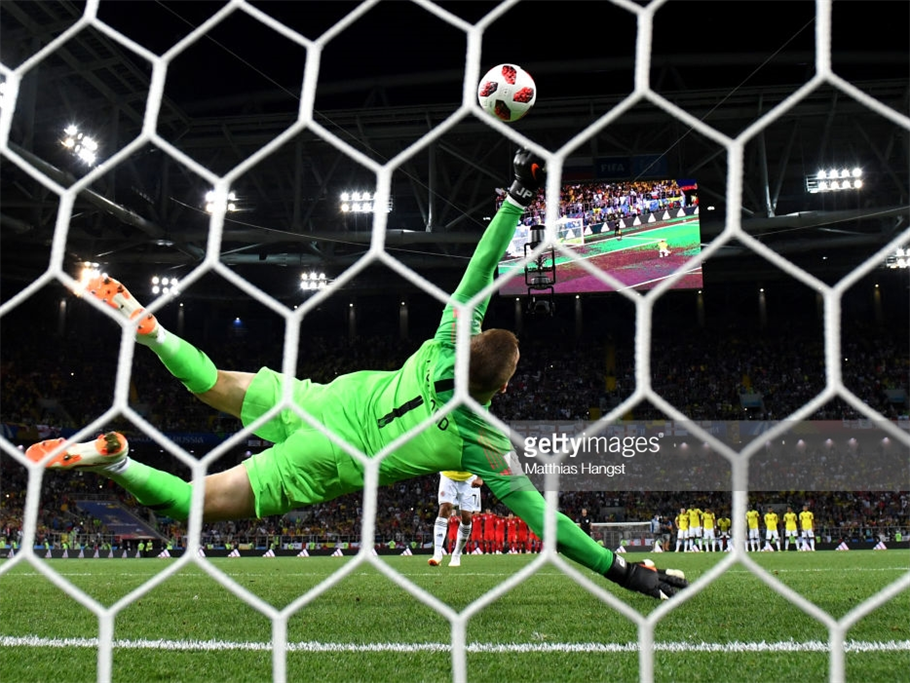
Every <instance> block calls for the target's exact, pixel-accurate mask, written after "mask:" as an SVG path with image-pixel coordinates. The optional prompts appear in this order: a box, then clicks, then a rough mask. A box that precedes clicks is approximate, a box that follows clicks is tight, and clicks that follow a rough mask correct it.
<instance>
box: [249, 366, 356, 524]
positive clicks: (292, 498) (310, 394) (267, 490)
mask: <svg viewBox="0 0 910 683" xmlns="http://www.w3.org/2000/svg"><path fill="white" fill-rule="evenodd" d="M291 381H292V383H293V384H292V390H291V397H292V399H293V401H294V402H295V403H296V404H297V405H299V406H301V407H303V408H304V409H305V410H307V412H308V413H310V414H311V415H312V416H313V417H314V418H316V419H317V420H321V415H320V412H319V406H320V404H322V403H323V401H322V400H319V399H320V398H321V397H322V396H323V392H324V389H325V387H324V385H319V384H313V383H312V382H310V381H309V380H298V379H293V380H291ZM281 385H282V375H281V374H280V373H277V372H274V371H273V370H269V369H268V368H263V369H261V370H260V371H259V372H258V373H257V374H256V376H255V377H254V379H253V381H252V383H251V384H250V386H249V388H248V389H247V392H246V395H245V397H244V400H243V407H242V409H241V416H240V418H241V421H242V422H243V426H244V427H247V426H249V425H251V424H253V422H255V421H256V420H257V419H259V418H260V417H262V416H263V415H265V414H266V413H267V412H268V411H269V410H271V409H272V408H273V407H275V406H276V405H277V404H278V403H279V402H280V401H281V396H282V392H281ZM254 433H255V434H256V435H257V436H259V437H261V438H262V439H265V440H267V441H272V442H274V444H275V445H274V446H272V447H270V448H267V449H266V450H264V451H262V452H261V453H258V454H256V455H254V456H252V457H251V458H248V459H246V460H245V461H244V462H243V464H244V467H245V468H246V471H247V474H248V476H249V478H250V485H251V486H252V488H253V494H254V495H255V497H256V515H257V516H258V517H268V516H269V515H278V514H283V513H285V512H288V511H289V510H293V509H294V508H297V507H302V506H305V505H312V504H314V503H320V502H323V501H326V500H331V499H332V498H336V497H338V496H341V495H344V494H346V493H350V492H352V491H359V490H360V489H362V488H363V466H362V465H361V464H360V462H359V461H357V460H356V459H355V458H353V457H351V456H350V455H349V454H348V453H347V452H345V451H344V450H343V449H342V448H341V447H339V446H338V445H336V444H335V443H334V442H333V441H332V440H331V439H330V438H329V437H328V436H326V435H325V434H323V433H322V432H321V431H320V430H319V429H317V428H316V427H313V426H311V425H310V424H308V423H307V422H306V421H305V420H304V419H303V418H302V417H301V416H300V415H299V414H298V413H297V412H296V411H293V410H287V409H285V410H282V411H281V412H279V413H278V414H277V415H276V416H274V417H273V418H271V419H270V420H268V421H267V422H265V423H264V424H263V425H261V426H259V427H257V428H256V429H255V430H254ZM340 436H341V438H344V435H340ZM352 445H354V444H352ZM355 447H357V446H356V445H355Z"/></svg>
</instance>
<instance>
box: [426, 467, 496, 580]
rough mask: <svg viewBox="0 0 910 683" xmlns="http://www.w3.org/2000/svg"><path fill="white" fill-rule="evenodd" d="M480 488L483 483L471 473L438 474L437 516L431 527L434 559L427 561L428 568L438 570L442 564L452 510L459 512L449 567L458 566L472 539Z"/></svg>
mask: <svg viewBox="0 0 910 683" xmlns="http://www.w3.org/2000/svg"><path fill="white" fill-rule="evenodd" d="M481 486H483V479H481V478H480V477H478V476H477V475H476V474H471V473H470V472H440V473H439V514H438V515H437V517H436V523H435V524H434V525H433V557H431V558H430V559H429V560H427V563H428V564H429V565H430V566H431V567H438V566H439V565H440V563H442V556H443V554H444V547H445V541H446V534H447V533H448V528H449V517H451V516H452V512H453V510H454V508H458V511H459V514H460V515H461V522H460V524H459V525H458V535H457V536H456V540H455V547H454V548H453V549H452V557H451V558H450V559H449V566H450V567H460V566H461V553H462V551H463V550H464V546H465V543H467V542H468V539H469V538H471V528H472V526H473V522H474V513H475V512H480V487H481Z"/></svg>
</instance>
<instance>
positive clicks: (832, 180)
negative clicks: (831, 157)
mask: <svg viewBox="0 0 910 683" xmlns="http://www.w3.org/2000/svg"><path fill="white" fill-rule="evenodd" d="M862 187H863V170H862V169H861V168H853V169H847V168H842V169H836V168H832V169H828V170H824V169H822V170H820V171H819V172H818V173H816V174H815V175H809V176H806V191H807V192H808V193H809V194H818V193H819V192H840V191H842V190H859V189H862Z"/></svg>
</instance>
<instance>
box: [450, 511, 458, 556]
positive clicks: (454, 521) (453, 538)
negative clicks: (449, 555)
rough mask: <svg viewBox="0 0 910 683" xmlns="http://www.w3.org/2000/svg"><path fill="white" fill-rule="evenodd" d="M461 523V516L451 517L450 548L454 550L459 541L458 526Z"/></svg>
mask: <svg viewBox="0 0 910 683" xmlns="http://www.w3.org/2000/svg"><path fill="white" fill-rule="evenodd" d="M460 523H461V515H452V516H451V517H449V547H450V548H454V547H455V543H456V542H457V541H458V525H459V524H460Z"/></svg>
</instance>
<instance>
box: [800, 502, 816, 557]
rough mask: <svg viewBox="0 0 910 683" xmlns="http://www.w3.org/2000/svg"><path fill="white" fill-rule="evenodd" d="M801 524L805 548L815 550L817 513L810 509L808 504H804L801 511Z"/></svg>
mask: <svg viewBox="0 0 910 683" xmlns="http://www.w3.org/2000/svg"><path fill="white" fill-rule="evenodd" d="M799 526H800V529H801V530H802V541H803V550H812V551H814V550H815V515H813V514H812V512H811V511H810V510H809V506H808V505H803V511H802V512H800V513H799Z"/></svg>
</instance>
